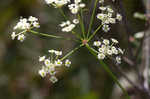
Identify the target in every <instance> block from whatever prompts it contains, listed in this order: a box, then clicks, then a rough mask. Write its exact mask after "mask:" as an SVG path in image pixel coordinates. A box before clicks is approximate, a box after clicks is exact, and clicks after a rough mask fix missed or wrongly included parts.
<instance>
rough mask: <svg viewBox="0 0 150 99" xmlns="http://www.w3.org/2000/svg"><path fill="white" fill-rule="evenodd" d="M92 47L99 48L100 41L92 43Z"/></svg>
mask: <svg viewBox="0 0 150 99" xmlns="http://www.w3.org/2000/svg"><path fill="white" fill-rule="evenodd" d="M93 45H94V46H100V45H101V42H100V41H95V42H94V43H93Z"/></svg>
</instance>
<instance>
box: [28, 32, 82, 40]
mask: <svg viewBox="0 0 150 99" xmlns="http://www.w3.org/2000/svg"><path fill="white" fill-rule="evenodd" d="M29 32H31V33H32V34H35V35H41V36H45V37H51V38H56V39H64V40H70V41H72V40H73V39H70V38H64V37H61V36H55V35H49V34H45V33H39V32H36V31H33V30H29ZM73 41H76V42H80V41H78V40H73Z"/></svg>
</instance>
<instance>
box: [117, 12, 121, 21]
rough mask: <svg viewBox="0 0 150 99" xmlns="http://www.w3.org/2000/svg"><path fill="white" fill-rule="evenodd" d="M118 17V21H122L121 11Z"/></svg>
mask: <svg viewBox="0 0 150 99" xmlns="http://www.w3.org/2000/svg"><path fill="white" fill-rule="evenodd" d="M116 19H117V20H118V21H121V20H122V16H121V15H120V14H119V13H117V16H116Z"/></svg>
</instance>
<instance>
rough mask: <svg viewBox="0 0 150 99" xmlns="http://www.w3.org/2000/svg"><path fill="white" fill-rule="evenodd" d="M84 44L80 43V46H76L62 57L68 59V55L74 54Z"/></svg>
mask: <svg viewBox="0 0 150 99" xmlns="http://www.w3.org/2000/svg"><path fill="white" fill-rule="evenodd" d="M82 46H84V45H83V44H81V45H79V46H78V47H76V48H74V49H73V50H72V51H70V52H69V53H68V54H66V55H65V56H64V57H63V58H61V60H64V59H66V58H67V57H69V56H70V55H71V54H73V53H74V52H75V51H77V50H78V49H79V48H80V47H82Z"/></svg>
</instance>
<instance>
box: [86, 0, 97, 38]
mask: <svg viewBox="0 0 150 99" xmlns="http://www.w3.org/2000/svg"><path fill="white" fill-rule="evenodd" d="M97 3H98V0H95V4H94V9H93V13H92V16H91V20H90V24H89V29H88V33H87V38H88V37H89V34H90V31H91V29H92V24H93V21H94V15H95V10H96V6H97Z"/></svg>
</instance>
